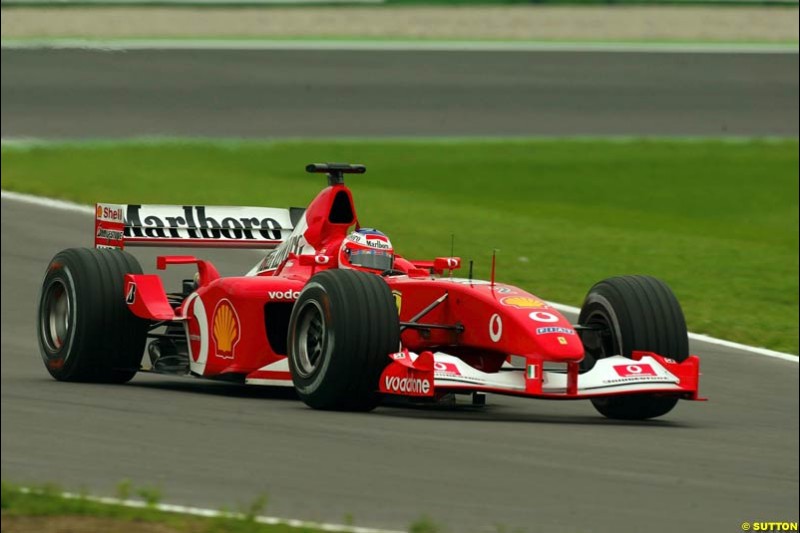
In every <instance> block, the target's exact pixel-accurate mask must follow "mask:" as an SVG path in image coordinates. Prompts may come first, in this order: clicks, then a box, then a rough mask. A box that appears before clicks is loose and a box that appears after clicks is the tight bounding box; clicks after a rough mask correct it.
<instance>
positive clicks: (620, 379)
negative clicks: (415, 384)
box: [411, 352, 681, 396]
mask: <svg viewBox="0 0 800 533" xmlns="http://www.w3.org/2000/svg"><path fill="white" fill-rule="evenodd" d="M411 357H412V360H413V359H416V357H417V354H411ZM618 368H620V369H622V371H623V373H625V374H627V375H625V376H622V375H620V373H619V371H618V370H617V369H618ZM642 369H647V371H646V372H642ZM527 370H528V369H526V368H515V367H512V366H511V365H504V366H503V369H501V370H500V372H497V373H486V372H481V371H480V370H477V369H475V368H473V367H471V366H470V365H468V364H467V363H465V362H464V361H462V360H461V359H459V358H458V357H454V356H452V355H448V354H446V353H442V352H437V353H435V354H434V373H433V377H434V389H435V390H436V389H466V390H475V389H482V388H486V389H494V390H496V391H498V392H502V391H504V390H506V391H509V392H511V393H514V392H523V391H525V384H526V379H527V378H526V372H527ZM537 371H541V370H537ZM679 383H680V380H679V379H678V378H677V377H676V376H674V375H673V374H671V373H670V372H669V371H667V370H666V369H665V368H664V367H663V366H661V365H660V364H659V363H658V362H657V361H656V360H655V359H653V358H652V357H648V356H645V357H643V358H642V359H641V360H639V361H633V360H631V359H628V358H626V357H622V356H621V355H616V356H613V357H608V358H605V359H601V360H599V361H597V363H596V364H595V366H594V368H592V370H590V371H589V372H586V373H585V374H580V375H579V376H578V396H581V395H592V394H608V393H617V392H628V393H631V392H648V391H651V390H657V391H665V390H670V389H674V390H675V391H680V390H681V389H680V387H679V386H678V385H679ZM566 391H567V374H566V372H559V371H552V370H545V371H544V375H543V383H542V392H543V393H545V394H566Z"/></svg>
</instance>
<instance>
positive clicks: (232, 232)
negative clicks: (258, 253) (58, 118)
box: [94, 204, 303, 249]
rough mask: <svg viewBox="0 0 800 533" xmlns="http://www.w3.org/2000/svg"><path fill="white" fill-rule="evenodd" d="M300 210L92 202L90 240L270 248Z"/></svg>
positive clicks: (102, 244) (105, 244)
mask: <svg viewBox="0 0 800 533" xmlns="http://www.w3.org/2000/svg"><path fill="white" fill-rule="evenodd" d="M302 213H303V209H300V208H290V209H282V208H274V207H238V206H237V207H233V206H211V205H208V206H207V205H141V204H128V205H123V204H96V205H95V222H94V235H95V237H94V245H95V248H119V249H123V248H125V247H126V246H170V247H172V246H177V247H191V248H257V249H270V248H275V247H276V246H278V245H279V244H281V243H282V242H284V241H285V240H286V239H288V238H289V235H290V234H291V232H292V227H293V226H294V224H293V222H294V221H296V220H298V219H299V218H300V216H301V215H302Z"/></svg>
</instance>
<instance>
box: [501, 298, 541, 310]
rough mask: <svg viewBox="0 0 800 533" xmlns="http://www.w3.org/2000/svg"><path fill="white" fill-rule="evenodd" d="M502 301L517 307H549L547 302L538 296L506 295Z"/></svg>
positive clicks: (504, 303)
mask: <svg viewBox="0 0 800 533" xmlns="http://www.w3.org/2000/svg"><path fill="white" fill-rule="evenodd" d="M500 303H502V304H503V305H507V306H509V307H516V308H517V309H541V308H542V307H547V304H546V303H544V302H543V301H541V300H539V299H538V298H530V297H528V296H506V297H505V298H503V299H502V300H500Z"/></svg>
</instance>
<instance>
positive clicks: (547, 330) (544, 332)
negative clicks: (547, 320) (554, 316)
mask: <svg viewBox="0 0 800 533" xmlns="http://www.w3.org/2000/svg"><path fill="white" fill-rule="evenodd" d="M548 333H563V334H564V335H575V330H574V329H570V328H560V327H557V326H548V327H546V328H536V334H537V335H547V334H548Z"/></svg>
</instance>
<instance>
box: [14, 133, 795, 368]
mask: <svg viewBox="0 0 800 533" xmlns="http://www.w3.org/2000/svg"><path fill="white" fill-rule="evenodd" d="M326 160H328V161H330V160H335V161H351V162H360V163H365V164H366V165H367V167H368V169H369V172H368V174H367V175H365V176H363V177H353V178H350V179H349V183H350V185H351V187H352V189H353V191H354V194H355V199H356V204H357V209H358V212H359V218H360V219H361V221H362V223H364V224H366V225H373V226H376V227H379V228H381V229H382V230H384V231H385V232H387V233H388V234H389V235H390V236H391V237H392V240H393V242H394V244H395V247H396V248H397V249H398V250H399V251H400V252H401V253H403V254H404V255H406V256H407V257H419V258H423V257H430V256H436V255H447V254H449V251H450V250H449V249H450V235H451V234H452V233H455V236H456V255H460V256H462V257H463V258H464V259H465V260H469V259H474V260H475V272H476V275H477V276H483V277H485V276H487V275H488V270H489V263H490V257H491V251H492V249H493V248H497V249H499V253H498V279H500V280H502V281H506V282H509V283H513V284H517V285H520V286H522V287H524V288H526V289H528V290H530V291H531V292H533V293H535V294H537V295H539V296H540V297H543V298H547V299H550V300H555V301H559V302H563V303H566V304H572V305H576V306H579V305H580V304H581V301H582V299H583V296H584V295H585V293H586V291H587V290H588V289H589V287H590V286H591V285H592V284H593V283H595V282H596V281H599V280H601V279H603V278H606V277H608V276H613V275H617V274H632V273H642V274H651V275H655V276H658V277H660V278H662V279H664V280H666V281H667V282H668V283H669V284H670V285H671V286H672V288H673V289H674V291H675V292H676V294H677V296H678V298H679V299H680V301H681V303H682V304H683V308H684V311H685V313H686V317H687V321H688V324H689V327H690V329H691V330H692V331H695V332H699V333H706V334H710V335H713V336H716V337H721V338H724V339H730V340H733V341H737V342H743V343H746V344H751V345H756V346H766V347H768V348H772V349H775V350H780V351H786V352H791V353H795V354H796V353H798V229H797V228H798V142H797V140H736V141H724V140H699V139H694V140H685V141H682V140H631V139H628V140H591V139H583V140H582V139H573V140H563V139H551V140H535V139H519V140H463V139H462V140H371V141H362V140H349V141H321V140H320V141H281V142H235V141H219V142H213V141H197V142H176V141H172V142H166V141H150V142H142V141H139V142H122V143H108V142H106V143H104V142H97V143H90V144H63V145H41V146H38V145H29V146H25V145H20V146H13V145H6V146H4V147H3V149H2V175H3V187H4V188H6V189H9V190H15V191H21V192H26V193H33V194H40V195H44V196H52V197H59V198H67V199H71V200H75V201H79V202H86V203H91V202H94V201H96V200H101V201H110V202H120V203H134V202H145V203H146V202H164V203H182V202H197V203H217V204H258V205H274V206H288V205H305V204H307V202H308V201H309V200H310V199H311V198H312V197H313V196H314V194H315V193H316V192H317V191H318V190H319V189H320V187H321V186H322V181H321V179H320V177H319V176H310V175H305V174H304V173H303V170H302V169H303V165H304V164H305V163H308V162H311V161H326ZM89 237H90V236H89V227H88V226H87V239H86V243H88V242H89ZM63 244H64V246H65V247H67V246H74V245H79V244H85V243H77V242H76V243H63Z"/></svg>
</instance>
